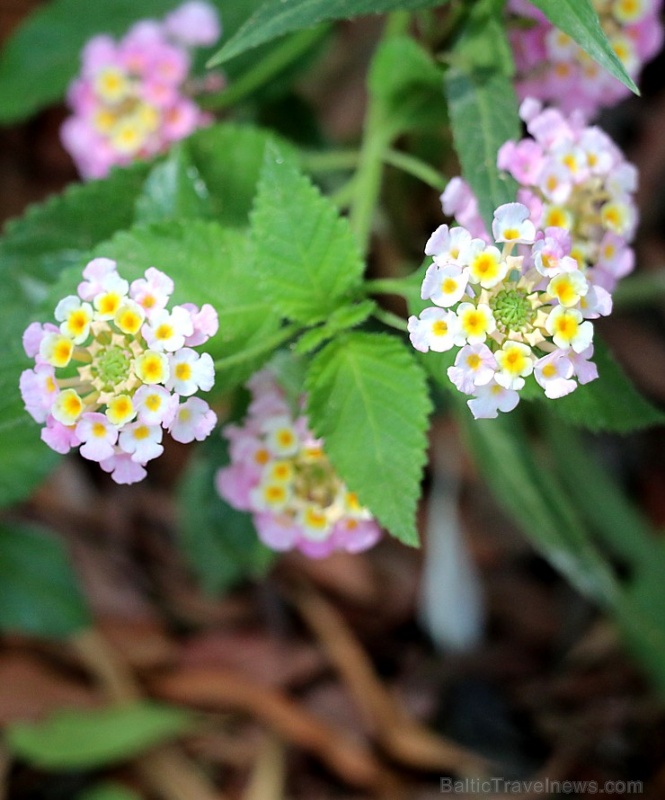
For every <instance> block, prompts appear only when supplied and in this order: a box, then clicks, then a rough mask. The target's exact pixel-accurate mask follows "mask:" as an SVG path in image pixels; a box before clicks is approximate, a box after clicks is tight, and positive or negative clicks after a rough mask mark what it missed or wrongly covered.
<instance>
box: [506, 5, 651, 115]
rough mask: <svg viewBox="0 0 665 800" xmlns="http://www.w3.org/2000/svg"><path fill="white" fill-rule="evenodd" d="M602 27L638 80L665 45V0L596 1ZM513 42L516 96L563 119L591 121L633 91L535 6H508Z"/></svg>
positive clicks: (625, 65) (624, 64)
mask: <svg viewBox="0 0 665 800" xmlns="http://www.w3.org/2000/svg"><path fill="white" fill-rule="evenodd" d="M592 2H593V5H594V7H595V10H596V12H597V13H598V17H599V19H600V26H601V28H602V29H603V31H604V33H605V34H606V35H607V37H608V39H609V41H610V44H611V46H612V48H613V50H614V52H615V53H616V54H617V56H618V57H619V60H620V61H621V62H622V63H623V66H624V67H625V68H626V71H627V72H628V74H629V75H630V77H631V78H633V80H635V81H637V79H638V77H639V74H640V72H641V71H642V67H643V66H644V64H645V63H646V62H647V61H649V60H650V59H652V58H653V57H654V56H655V55H656V53H658V51H659V50H660V48H661V45H662V42H663V26H662V23H661V20H660V12H661V8H662V0H612V1H611V2H608V0H592ZM507 10H508V12H510V13H511V14H512V15H514V16H513V17H512V19H513V20H514V24H511V23H509V28H508V31H509V36H510V41H511V44H512V47H513V52H514V54H515V62H516V67H517V91H518V93H519V94H520V96H521V97H522V98H524V97H537V98H539V99H540V100H543V101H544V102H547V103H551V104H552V105H554V106H556V107H557V108H560V109H561V110H562V111H563V112H564V113H566V114H567V113H570V112H572V111H575V110H576V111H578V112H581V113H583V114H584V115H585V117H586V118H587V119H590V118H592V117H594V116H595V115H596V114H597V113H598V111H599V110H600V109H601V108H603V107H605V106H612V105H615V104H616V103H617V102H618V101H619V100H622V99H623V98H624V97H628V96H629V94H630V90H629V89H628V88H627V87H626V86H624V85H623V83H621V82H620V81H618V80H617V79H616V78H615V77H614V76H612V75H610V73H609V72H607V71H606V70H604V69H603V68H602V67H601V66H600V65H599V64H597V63H596V62H595V61H594V60H593V59H592V58H591V56H589V55H588V54H587V53H586V52H585V51H584V50H582V48H581V47H579V45H578V44H577V43H576V42H575V41H573V39H571V38H570V36H568V35H567V34H566V33H564V32H563V31H561V30H558V29H557V28H555V27H554V26H553V25H552V23H551V22H550V21H549V20H548V19H547V17H546V16H545V15H544V14H543V13H542V12H541V11H540V10H539V9H537V8H536V7H535V6H534V5H532V4H530V3H525V2H524V1H523V0H509V2H508V5H507Z"/></svg>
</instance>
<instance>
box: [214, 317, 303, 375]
mask: <svg viewBox="0 0 665 800" xmlns="http://www.w3.org/2000/svg"><path fill="white" fill-rule="evenodd" d="M299 330H300V325H298V324H297V323H295V322H294V323H292V324H291V325H285V326H284V327H283V328H280V329H279V330H278V331H276V332H275V333H274V334H273V335H272V336H267V337H266V338H265V339H263V340H262V341H260V342H258V343H257V344H255V345H254V346H253V347H248V348H247V349H246V350H241V351H240V352H239V353H234V354H233V355H231V356H225V357H224V358H218V359H217V361H215V371H216V372H223V371H224V370H225V369H228V368H229V367H235V366H236V365H237V364H242V363H243V361H249V359H250V358H254V357H255V356H260V355H263V353H266V352H268V351H270V350H276V349H277V348H278V347H279V346H280V345H282V344H284V343H285V342H288V340H289V339H291V338H292V337H293V336H294V335H295V334H296V333H297V331H299Z"/></svg>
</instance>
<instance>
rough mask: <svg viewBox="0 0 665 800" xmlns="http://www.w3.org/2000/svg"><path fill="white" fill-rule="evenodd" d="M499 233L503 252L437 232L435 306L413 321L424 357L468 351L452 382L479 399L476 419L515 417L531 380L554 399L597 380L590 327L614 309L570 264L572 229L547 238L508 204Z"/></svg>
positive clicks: (456, 231) (467, 236) (495, 229)
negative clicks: (521, 393) (501, 415)
mask: <svg viewBox="0 0 665 800" xmlns="http://www.w3.org/2000/svg"><path fill="white" fill-rule="evenodd" d="M492 233H493V237H494V241H495V242H497V243H499V244H501V249H499V248H498V247H496V246H495V245H494V244H488V243H487V241H485V240H484V239H480V238H473V237H472V235H471V233H470V232H469V231H468V230H467V229H466V228H461V227H458V228H452V229H450V228H448V226H447V225H442V226H440V227H439V228H438V229H437V230H436V231H435V232H434V234H433V235H432V236H431V237H430V239H429V241H428V242H427V246H426V248H425V253H426V254H427V255H430V256H432V257H433V263H432V264H431V266H430V267H429V268H428V269H427V272H426V274H425V278H424V280H423V284H422V288H421V296H422V298H423V299H427V300H431V301H432V302H433V303H434V306H432V307H429V308H426V309H425V310H424V311H423V312H422V313H421V314H420V316H419V317H415V316H412V317H410V318H409V321H408V329H409V334H410V337H411V342H412V344H413V346H414V347H415V348H416V349H417V350H420V351H422V352H427V351H428V350H433V351H436V352H444V351H447V350H451V349H452V348H455V347H459V348H460V349H459V351H458V353H457V356H456V358H455V363H454V365H453V366H451V367H449V368H448V377H449V378H450V380H451V382H452V383H453V384H454V385H455V386H456V387H457V389H458V390H459V391H460V392H462V393H463V394H466V395H470V396H471V399H470V400H469V401H468V405H469V408H470V409H471V412H472V413H473V415H474V417H476V418H477V419H478V418H483V417H496V416H497V414H498V412H499V411H512V409H513V408H515V406H516V405H517V403H518V402H519V391H520V390H521V389H523V388H524V386H525V379H526V378H527V377H528V376H530V375H532V374H533V376H534V377H535V380H536V382H537V383H538V384H539V385H540V386H541V387H542V389H543V390H544V392H545V395H546V396H547V397H549V398H558V397H563V396H564V395H566V394H569V393H570V392H572V391H574V390H575V389H576V388H577V385H578V382H579V383H587V382H588V381H591V380H593V379H594V378H596V377H598V373H597V370H596V367H595V365H594V364H593V363H592V362H591V361H590V358H591V357H592V355H593V344H592V341H593V325H592V323H591V322H590V320H591V319H594V318H596V317H599V316H601V315H605V314H609V312H610V311H611V307H612V302H611V297H610V294H609V293H608V292H607V291H606V290H605V289H603V288H602V287H600V286H594V285H593V284H591V283H590V282H589V281H588V280H587V278H586V277H585V275H584V273H583V271H582V270H581V269H580V267H579V265H578V263H577V261H576V260H575V259H574V258H572V257H571V255H570V237H569V235H568V233H567V232H566V231H565V230H564V229H562V228H556V227H552V228H547V230H546V231H545V232H544V233H543V232H538V231H537V230H536V226H535V225H534V223H533V221H532V220H531V219H530V218H529V210H528V209H527V208H526V206H524V205H522V204H521V203H508V204H507V205H503V206H500V207H499V208H498V209H497V210H496V211H495V213H494V223H493V225H492ZM518 246H519V252H518V249H517V247H518Z"/></svg>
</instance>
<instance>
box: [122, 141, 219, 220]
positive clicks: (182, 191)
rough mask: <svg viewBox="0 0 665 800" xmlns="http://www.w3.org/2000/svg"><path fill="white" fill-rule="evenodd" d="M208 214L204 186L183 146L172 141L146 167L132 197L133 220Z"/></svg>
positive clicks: (209, 207)
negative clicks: (166, 151) (159, 158)
mask: <svg viewBox="0 0 665 800" xmlns="http://www.w3.org/2000/svg"><path fill="white" fill-rule="evenodd" d="M211 216H212V210H211V204H210V194H209V192H208V187H207V186H206V184H205V183H204V181H203V179H202V177H201V174H200V172H199V171H198V169H197V168H196V167H195V166H194V164H193V163H192V160H191V156H190V155H189V152H188V150H187V148H186V146H185V145H184V144H180V145H176V146H175V147H174V148H173V149H172V150H171V152H170V153H169V154H168V156H167V157H166V158H165V159H164V160H163V161H161V162H160V163H158V164H156V165H155V166H154V167H153V168H152V169H151V170H150V174H149V175H148V177H147V179H146V182H145V184H144V186H143V191H142V192H141V194H140V195H139V197H138V198H137V199H136V215H135V218H136V222H160V221H162V220H167V219H178V218H180V219H189V218H196V217H211Z"/></svg>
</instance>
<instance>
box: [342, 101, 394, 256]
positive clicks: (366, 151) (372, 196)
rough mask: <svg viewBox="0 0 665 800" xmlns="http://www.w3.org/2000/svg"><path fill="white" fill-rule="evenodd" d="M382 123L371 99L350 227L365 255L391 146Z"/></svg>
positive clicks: (352, 204)
mask: <svg viewBox="0 0 665 800" xmlns="http://www.w3.org/2000/svg"><path fill="white" fill-rule="evenodd" d="M382 122H383V120H382V115H381V113H380V111H379V109H378V108H377V106H376V103H375V101H374V99H373V98H372V97H371V96H370V100H369V108H368V109H367V115H366V117H365V131H364V137H363V143H362V148H361V150H360V166H359V167H358V171H357V173H356V178H355V182H354V196H353V201H352V203H351V211H350V214H349V221H350V223H351V227H352V228H353V230H354V232H355V234H356V238H357V239H358V243H359V245H360V249H361V251H362V252H363V253H366V251H367V249H368V246H369V240H370V236H371V233H372V220H373V218H374V210H375V208H376V204H377V201H378V199H379V192H380V190H381V167H382V162H383V153H384V151H385V149H386V147H387V145H388V142H387V141H386V135H385V132H384V131H383V124H382Z"/></svg>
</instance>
